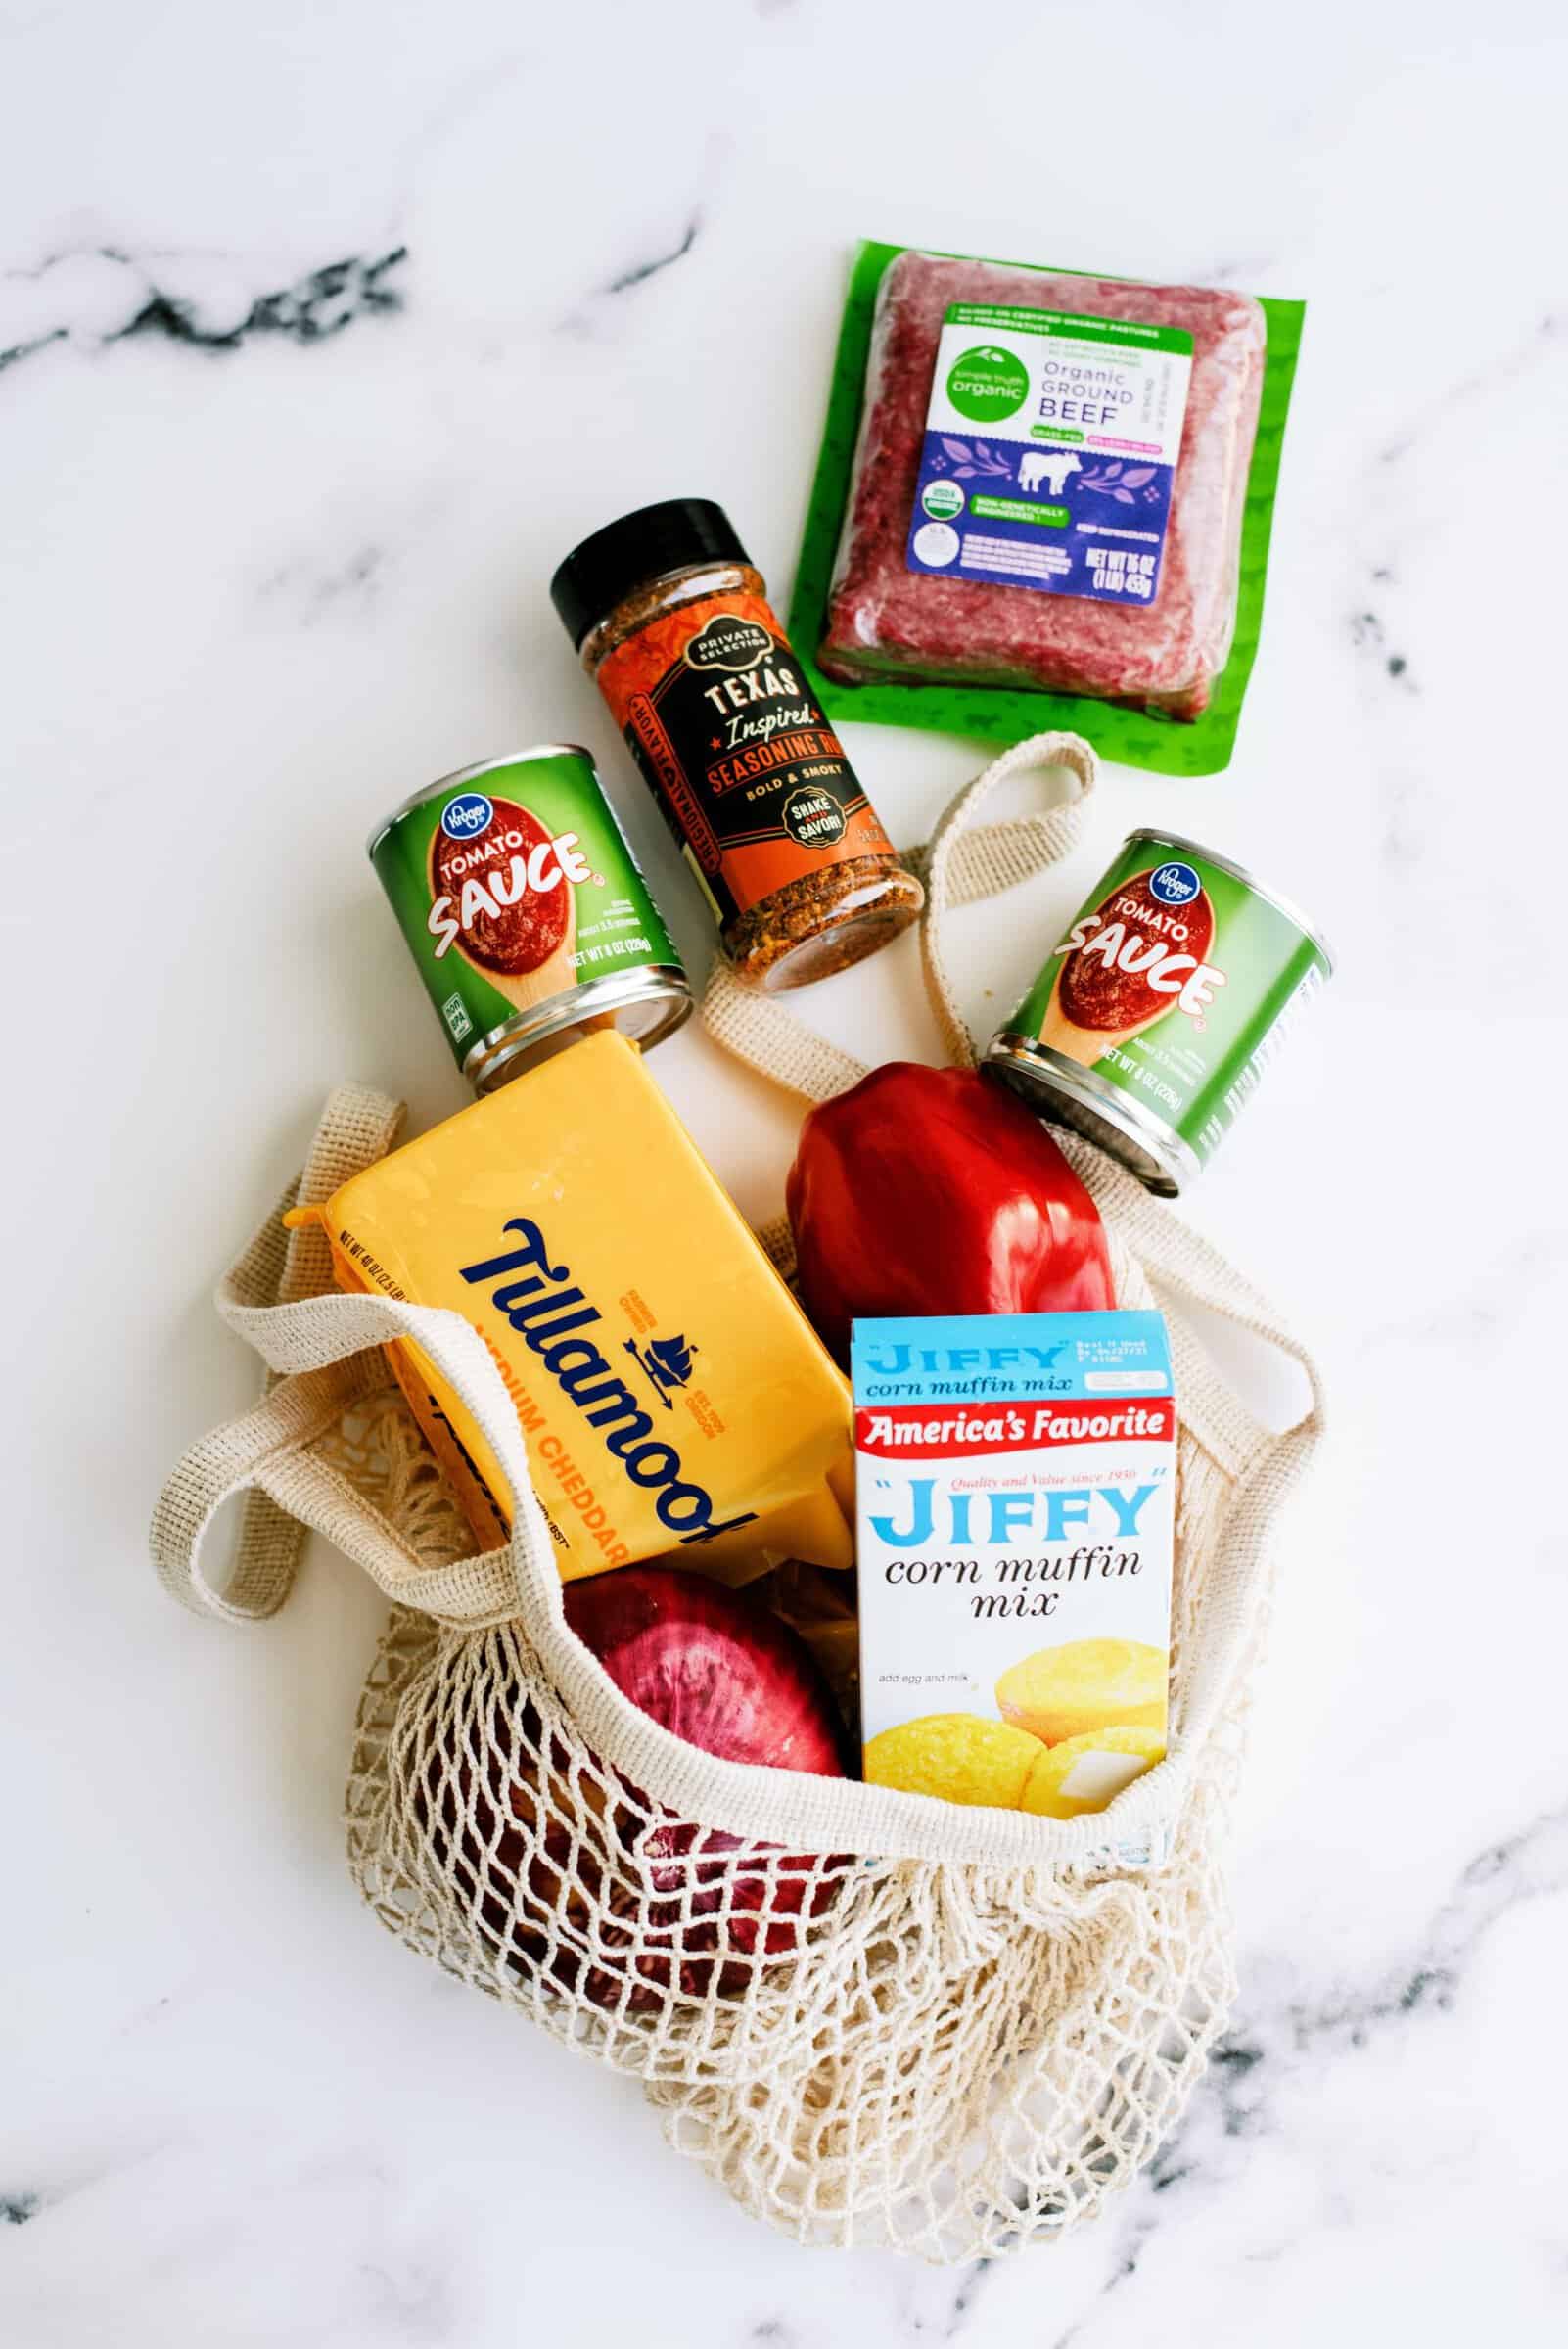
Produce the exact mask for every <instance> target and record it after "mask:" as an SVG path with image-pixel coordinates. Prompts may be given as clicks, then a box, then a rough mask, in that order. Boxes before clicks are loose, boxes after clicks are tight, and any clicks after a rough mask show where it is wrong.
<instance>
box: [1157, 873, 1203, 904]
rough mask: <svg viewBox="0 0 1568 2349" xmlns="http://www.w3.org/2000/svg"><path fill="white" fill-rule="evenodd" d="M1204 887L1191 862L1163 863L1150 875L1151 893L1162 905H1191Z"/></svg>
mask: <svg viewBox="0 0 1568 2349" xmlns="http://www.w3.org/2000/svg"><path fill="white" fill-rule="evenodd" d="M1202 887H1203V883H1202V882H1201V881H1200V880H1199V879H1198V876H1197V874H1196V873H1195V872H1194V871H1193V869H1192V867H1191V865H1190V864H1162V865H1161V866H1160V867H1159V868H1158V870H1157V871H1155V872H1152V873H1151V874H1150V875H1149V894H1150V896H1151V897H1153V898H1157V899H1158V900H1159V902H1160V903H1161V904H1162V905H1190V904H1191V902H1192V900H1193V898H1195V897H1196V896H1197V894H1198V892H1199V890H1200V889H1201V888H1202Z"/></svg>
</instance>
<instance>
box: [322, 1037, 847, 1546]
mask: <svg viewBox="0 0 1568 2349" xmlns="http://www.w3.org/2000/svg"><path fill="white" fill-rule="evenodd" d="M313 1212H314V1213H316V1214H317V1215H318V1216H319V1218H320V1220H321V1221H322V1223H323V1225H324V1226H325V1228H326V1231H327V1234H328V1237H329V1239H330V1240H331V1243H332V1252H333V1263H334V1267H335V1270H336V1273H337V1277H338V1280H339V1284H340V1286H342V1287H345V1288H349V1289H368V1290H373V1291H376V1292H379V1293H380V1294H382V1295H385V1296H391V1297H397V1298H406V1299H407V1300H409V1301H410V1302H411V1303H413V1304H416V1305H436V1306H447V1307H452V1308H455V1310H456V1311H457V1312H458V1313H462V1314H463V1315H464V1316H465V1317H466V1318H467V1319H468V1320H469V1321H471V1322H472V1323H473V1325H474V1327H475V1328H476V1329H477V1330H478V1331H479V1333H480V1335H481V1337H483V1338H484V1342H485V1344H486V1345H487V1346H488V1348H489V1350H490V1352H491V1354H492V1355H493V1357H494V1359H495V1360H496V1362H497V1364H498V1366H499V1368H500V1371H501V1376H502V1378H503V1379H504V1381H505V1383H506V1388H507V1392H508V1394H509V1395H510V1396H511V1398H512V1401H513V1403H514V1405H515V1406H516V1409H517V1414H518V1418H519V1420H520V1421H521V1423H522V1426H523V1432H524V1435H525V1437H526V1439H527V1443H528V1451H529V1462H530V1468H531V1470H532V1474H533V1482H534V1488H535V1491H536V1492H537V1495H538V1497H539V1500H540V1502H541V1504H542V1506H543V1509H544V1512H545V1515H546V1517H547V1518H548V1520H549V1524H550V1530H551V1534H552V1536H553V1539H554V1542H555V1544H556V1553H557V1563H558V1564H559V1566H560V1569H561V1573H562V1576H563V1577H564V1578H565V1579H566V1580H568V1581H572V1580H575V1579H576V1578H577V1577H579V1576H582V1575H589V1574H599V1573H602V1572H604V1571H605V1570H606V1569H607V1568H609V1567H612V1566H620V1565H623V1564H625V1563H626V1562H628V1561H629V1560H633V1559H641V1558H651V1557H657V1556H660V1555H662V1554H664V1553H667V1552H670V1553H673V1555H672V1562H675V1563H681V1564H686V1565H690V1566H693V1567H697V1568H700V1569H702V1570H703V1571H706V1572H710V1573H713V1574H715V1575H718V1576H720V1577H721V1578H722V1579H724V1580H727V1581H743V1580H746V1579H748V1578H749V1576H750V1575H752V1574H754V1573H757V1574H761V1573H764V1572H765V1571H766V1570H767V1569H768V1568H769V1567H770V1566H772V1565H775V1564H776V1563H777V1562H778V1561H779V1560H780V1559H782V1558H786V1557H796V1558H804V1559H807V1560H808V1561H810V1562H811V1563H813V1564H815V1565H819V1566H834V1567H839V1566H849V1565H851V1564H852V1563H853V1545H852V1540H851V1534H850V1528H849V1523H848V1512H849V1511H850V1510H851V1509H852V1508H853V1499H852V1494H853V1451H852V1438H851V1421H850V1405H849V1390H848V1385H847V1382H846V1381H845V1379H844V1378H843V1376H842V1375H841V1373H840V1372H839V1370H838V1369H837V1368H836V1367H835V1365H834V1363H833V1361H832V1359H830V1357H829V1355H828V1353H827V1351H826V1349H825V1348H824V1347H823V1345H822V1344H821V1342H820V1340H819V1339H818V1338H817V1336H816V1335H815V1333H814V1331H813V1330H812V1329H811V1327H810V1325H809V1323H808V1322H807V1319H806V1316H805V1314H804V1313H802V1312H801V1309H800V1307H799V1306H798V1305H797V1304H796V1302H795V1300H794V1298H793V1297H792V1296H791V1294H790V1292H789V1290H788V1289H787V1288H786V1287H785V1285H784V1283H783V1281H781V1280H780V1278H779V1277H778V1274H777V1273H776V1272H775V1271H774V1270H773V1267H771V1265H770V1264H769V1263H768V1261H767V1259H766V1257H765V1256H764V1255H763V1254H762V1251H761V1248H760V1247H759V1246H758V1244H757V1241H756V1240H755V1239H754V1238H753V1236H752V1233H751V1231H750V1230H749V1229H748V1227H747V1225H746V1223H745V1222H744V1221H743V1220H742V1218H741V1216H740V1214H739V1213H738V1211H737V1209H736V1208H735V1206H734V1205H733V1203H732V1202H731V1200H730V1199H729V1198H728V1197H727V1195H726V1194H725V1192H724V1191H723V1190H721V1189H720V1187H719V1185H718V1183H717V1182H716V1181H715V1177H714V1175H713V1174H711V1173H710V1171H709V1169H708V1167H707V1165H706V1163H705V1162H704V1160H703V1158H702V1157H701V1155H700V1154H699V1152H698V1150H697V1149H696V1147H695V1145H694V1144H693V1142H692V1141H691V1139H690V1137H689V1135H688V1134H687V1133H686V1131H685V1128H683V1127H682V1126H681V1124H680V1121H679V1120H678V1119H677V1118H676V1116H675V1114H674V1112H673V1110H672V1109H671V1108H670V1106H669V1102H668V1101H667V1100H666V1099H665V1097H664V1094H663V1093H662V1092H661V1091H660V1089H659V1087H658V1085H657V1084H655V1083H654V1082H653V1081H652V1079H651V1078H650V1077H649V1076H648V1074H647V1072H646V1071H645V1069H644V1067H643V1064H642V1061H641V1059H640V1057H639V1056H638V1053H637V1050H636V1047H635V1046H634V1045H633V1044H630V1043H628V1042H627V1041H626V1039H625V1037H624V1036H620V1035H618V1034H616V1033H614V1032H613V1031H606V1032H604V1033H602V1034H600V1035H597V1036H589V1037H587V1038H586V1039H585V1040H584V1041H582V1042H580V1043H576V1044H574V1045H572V1046H571V1047H570V1049H569V1050H567V1051H565V1052H562V1053H560V1054H558V1055H557V1056H556V1057H555V1058H554V1059H552V1060H548V1061H546V1062H545V1063H544V1064H543V1065H542V1066H541V1067H539V1068H536V1069H533V1070H530V1072H529V1073H528V1074H527V1075H526V1076H523V1077H519V1078H517V1079H516V1080H515V1081H514V1082H512V1083H510V1084H507V1085H503V1086H502V1087H501V1088H500V1090H499V1091H497V1092H494V1093H490V1094H488V1095H486V1096H485V1097H484V1099H483V1100H481V1101H479V1102H477V1103H476V1104H475V1105H474V1107H473V1108H472V1109H466V1110H463V1111H462V1112H460V1114H459V1115H458V1116H457V1117H455V1118H449V1119H448V1120H447V1121H446V1123H445V1124H444V1125H441V1126H438V1127H436V1128H434V1129H433V1130H432V1131H431V1132H429V1133H426V1134H423V1135H421V1136H420V1138H419V1139H418V1140H417V1141H413V1142H410V1143H408V1144H407V1145H406V1146H405V1147H404V1148H403V1149H401V1150H396V1151H394V1152H393V1153H392V1156H391V1157H389V1158H386V1159H383V1160H382V1161H381V1162H380V1164H379V1165H377V1166H374V1167H372V1168H370V1169H369V1170H368V1171H367V1172H366V1173H364V1174H358V1175H355V1176H354V1178H353V1179H352V1180H351V1181H350V1182H347V1183H346V1184H345V1185H344V1186H343V1188H342V1189H341V1190H339V1191H338V1192H337V1193H336V1194H335V1195H334V1197H333V1198H332V1199H330V1200H329V1201H328V1202H327V1203H326V1205H325V1206H324V1207H322V1208H320V1209H318V1210H315V1211H313ZM388 1351H389V1354H390V1356H391V1358H392V1367H393V1370H394V1372H395V1374H396V1376H397V1379H398V1382H399V1384H400V1385H401V1387H402V1389H403V1392H404V1394H405V1395H406V1396H407V1398H408V1402H409V1405H410V1407H411V1408H412V1410H413V1412H414V1415H415V1417H416V1418H417V1419H418V1420H419V1422H420V1425H421V1426H422V1427H423V1429H424V1431H425V1434H426V1436H427V1437H428V1438H429V1440H430V1443H431V1446H432V1448H433V1450H434V1451H436V1453H437V1454H438V1457H439V1459H440V1460H441V1462H442V1464H443V1466H444V1467H445V1469H446V1471H447V1474H448V1476H449V1477H450V1479H451V1482H452V1485H453V1487H454V1489H455V1491H456V1493H457V1495H458V1497H459V1499H460V1501H461V1503H462V1505H463V1508H464V1511H465V1513H466V1515H467V1516H468V1517H469V1519H470V1521H471V1523H472V1524H473V1527H474V1531H475V1533H476V1534H477V1535H478V1537H479V1539H480V1540H481V1541H482V1542H484V1543H487V1544H489V1543H496V1542H498V1541H500V1540H502V1539H503V1538H504V1536H505V1532H506V1528H507V1524H508V1521H509V1512H510V1507H511V1496H510V1495H509V1493H508V1492H507V1490H506V1487H505V1484H504V1481H503V1479H502V1477H501V1474H500V1470H499V1467H498V1464H497V1462H496V1460H495V1458H494V1455H493V1454H492V1452H491V1451H490V1448H489V1446H488V1445H487V1444H486V1443H485V1440H484V1436H483V1434H482V1433H481V1431H480V1429H479V1428H478V1427H477V1426H476V1425H475V1423H474V1421H473V1419H472V1416H471V1414H470V1413H469V1412H468V1410H467V1409H466V1408H465V1406H464V1405H463V1404H462V1403H461V1402H460V1401H459V1399H458V1397H457V1396H456V1395H455V1394H454V1393H453V1392H452V1391H451V1389H450V1388H449V1387H448V1386H447V1385H446V1383H445V1381H444V1380H443V1379H442V1378H441V1377H440V1376H439V1374H438V1372H437V1370H436V1368H435V1366H434V1364H433V1363H431V1362H430V1361H429V1360H428V1359H427V1358H426V1357H425V1356H424V1355H423V1354H422V1353H421V1352H420V1350H419V1349H418V1348H417V1347H415V1346H413V1345H409V1344H404V1343H399V1344H398V1345H396V1346H394V1347H392V1348H389V1350H388Z"/></svg>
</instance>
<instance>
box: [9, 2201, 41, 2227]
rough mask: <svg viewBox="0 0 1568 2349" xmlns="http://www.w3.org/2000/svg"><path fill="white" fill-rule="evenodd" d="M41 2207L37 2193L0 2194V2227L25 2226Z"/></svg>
mask: <svg viewBox="0 0 1568 2349" xmlns="http://www.w3.org/2000/svg"><path fill="white" fill-rule="evenodd" d="M42 2208H43V2201H42V2198H41V2197H40V2196H39V2195H37V2194H0V2227H25V2226H26V2224H27V2221H28V2220H29V2219H35V2218H36V2217H37V2216H38V2213H39V2211H40V2210H41V2209H42Z"/></svg>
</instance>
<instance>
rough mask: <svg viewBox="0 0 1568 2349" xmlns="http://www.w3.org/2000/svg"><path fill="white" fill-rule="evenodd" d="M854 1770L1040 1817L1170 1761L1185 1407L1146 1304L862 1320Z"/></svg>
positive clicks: (856, 1372) (1075, 1812)
mask: <svg viewBox="0 0 1568 2349" xmlns="http://www.w3.org/2000/svg"><path fill="white" fill-rule="evenodd" d="M852 1363H853V1385H854V1405H855V1414H854V1429H855V1485H856V1521H857V1548H858V1555H859V1585H860V1701H861V1709H862V1726H863V1732H864V1739H865V1775H866V1777H867V1778H868V1779H869V1780H870V1781H871V1782H872V1783H874V1784H877V1785H883V1786H898V1787H901V1788H903V1789H904V1790H905V1791H906V1792H908V1793H912V1794H927V1795H935V1796H937V1797H940V1798H941V1799H943V1800H945V1801H947V1802H956V1803H981V1804H989V1805H992V1806H994V1807H997V1808H1000V1809H1002V1810H1012V1811H1017V1810H1021V1811H1029V1812H1034V1813H1037V1814H1038V1815H1039V1816H1041V1817H1044V1818H1050V1819H1076V1818H1078V1817H1080V1816H1081V1815H1082V1814H1084V1813H1085V1812H1091V1811H1102V1810H1103V1809H1104V1808H1105V1806H1106V1804H1107V1803H1109V1802H1110V1801H1111V1800H1112V1798H1113V1797H1114V1796H1115V1795H1117V1794H1120V1793H1121V1791H1122V1790H1123V1788H1124V1787H1126V1786H1130V1784H1131V1783H1132V1781H1133V1779H1134V1778H1137V1777H1140V1776H1141V1775H1142V1773H1144V1772H1145V1771H1146V1770H1149V1769H1151V1768H1152V1767H1153V1765H1154V1764H1155V1763H1156V1762H1158V1761H1160V1760H1162V1759H1163V1757H1164V1754H1165V1740H1166V1696H1167V1684H1168V1681H1169V1679H1170V1669H1171V1567H1172V1554H1173V1547H1174V1539H1175V1530H1174V1529H1175V1500H1176V1402H1175V1397H1174V1394H1173V1388H1172V1376H1171V1357H1170V1348H1169V1344H1168V1340H1167V1335H1166V1327H1165V1323H1164V1321H1163V1320H1162V1318H1161V1316H1160V1315H1159V1314H1158V1313H1121V1312H1116V1313H992V1314H966V1315H956V1316H925V1317H921V1318H918V1319H903V1320H864V1321H856V1322H855V1324H854V1334H853V1345H852Z"/></svg>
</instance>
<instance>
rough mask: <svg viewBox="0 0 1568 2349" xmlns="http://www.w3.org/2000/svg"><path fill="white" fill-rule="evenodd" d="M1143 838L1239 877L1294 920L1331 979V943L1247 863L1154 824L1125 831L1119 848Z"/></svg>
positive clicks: (1237, 878)
mask: <svg viewBox="0 0 1568 2349" xmlns="http://www.w3.org/2000/svg"><path fill="white" fill-rule="evenodd" d="M1145 840H1146V841H1150V842H1152V843H1153V845H1154V846H1155V847H1156V848H1165V849H1185V851H1186V852H1187V854H1188V855H1189V856H1201V857H1202V858H1203V861H1204V863H1205V864H1212V865H1213V866H1214V867H1215V869H1216V871H1217V872H1222V873H1228V874H1229V876H1230V878H1231V880H1232V881H1239V882H1240V883H1241V886H1242V888H1243V889H1250V890H1251V891H1252V894H1253V896H1254V897H1255V898H1263V900H1264V903H1265V904H1266V905H1272V907H1273V908H1274V910H1275V912H1276V913H1282V914H1283V915H1284V917H1285V919H1286V921H1287V922H1293V923H1294V924H1295V926H1296V928H1297V929H1298V930H1299V931H1300V932H1301V934H1302V936H1303V938H1304V939H1305V940H1306V941H1307V944H1309V945H1310V946H1315V948H1316V949H1317V951H1318V953H1319V954H1321V956H1322V958H1323V962H1324V965H1325V968H1324V973H1323V975H1324V977H1325V978H1328V979H1332V977H1333V976H1334V950H1333V948H1332V946H1330V944H1329V943H1328V941H1327V939H1326V938H1325V937H1324V936H1323V933H1322V932H1321V931H1320V930H1319V929H1318V928H1317V925H1316V924H1315V923H1314V922H1310V921H1309V920H1308V918H1307V916H1306V914H1304V913H1303V911H1302V909H1301V907H1300V906H1299V905H1297V904H1295V903H1294V902H1293V901H1292V900H1291V899H1290V898H1286V897H1282V896H1281V895H1280V893H1279V891H1278V890H1277V889H1270V888H1269V886H1268V882H1267V881H1260V880H1259V878H1258V876H1257V874H1256V873H1250V872H1249V871H1248V870H1247V867H1246V866H1245V865H1244V864H1238V863H1237V862H1236V860H1235V858H1234V857H1233V856H1222V855H1221V853H1220V852H1219V850H1218V849H1206V848H1205V847H1204V845H1203V843H1202V841H1201V840H1188V839H1186V838H1185V836H1184V835H1183V834H1182V833H1180V832H1162V831H1161V830H1160V828H1159V826H1158V825H1154V824H1140V825H1139V827H1138V829H1137V830H1136V831H1135V832H1130V833H1129V834H1128V836H1127V838H1126V840H1125V841H1124V842H1123V843H1122V847H1123V850H1124V851H1126V850H1128V849H1130V848H1132V847H1134V846H1135V845H1136V844H1137V843H1138V842H1139V841H1145Z"/></svg>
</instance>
